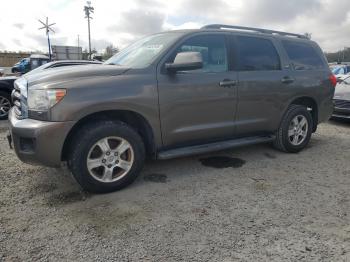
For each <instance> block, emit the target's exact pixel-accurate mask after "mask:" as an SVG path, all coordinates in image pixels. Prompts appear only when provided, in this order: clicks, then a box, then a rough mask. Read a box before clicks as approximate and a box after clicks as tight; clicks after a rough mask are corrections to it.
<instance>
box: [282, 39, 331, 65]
mask: <svg viewBox="0 0 350 262" xmlns="http://www.w3.org/2000/svg"><path fill="white" fill-rule="evenodd" d="M282 45H283V47H284V49H285V50H286V52H287V55H288V57H289V60H290V61H291V62H292V63H293V66H294V69H295V70H315V69H323V68H324V62H323V60H322V58H321V56H320V54H319V53H318V52H317V51H316V50H315V48H314V47H313V46H312V45H311V44H308V43H299V42H294V41H288V40H284V41H282Z"/></svg>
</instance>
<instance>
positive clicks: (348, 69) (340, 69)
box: [330, 62, 350, 79]
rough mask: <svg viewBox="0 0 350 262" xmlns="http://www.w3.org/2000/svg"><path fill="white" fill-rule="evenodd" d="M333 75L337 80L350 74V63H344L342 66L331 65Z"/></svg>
mask: <svg viewBox="0 0 350 262" xmlns="http://www.w3.org/2000/svg"><path fill="white" fill-rule="evenodd" d="M330 68H331V70H332V73H333V74H334V75H335V76H336V77H337V79H339V78H341V77H342V76H346V75H349V74H350V62H349V63H348V62H343V63H341V64H335V65H334V64H333V65H330Z"/></svg>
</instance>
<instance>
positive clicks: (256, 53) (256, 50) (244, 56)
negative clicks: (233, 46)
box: [237, 36, 281, 71]
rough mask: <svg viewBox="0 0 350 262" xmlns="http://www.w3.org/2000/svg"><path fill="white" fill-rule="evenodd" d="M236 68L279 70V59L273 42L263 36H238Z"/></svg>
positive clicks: (241, 69) (245, 69)
mask: <svg viewBox="0 0 350 262" xmlns="http://www.w3.org/2000/svg"><path fill="white" fill-rule="evenodd" d="M237 41H238V50H239V54H238V60H239V61H238V70H239V71H271V70H281V61H280V57H279V55H278V53H277V50H276V48H275V46H274V45H273V43H272V42H271V41H270V40H268V39H264V38H257V37H250V36H238V37H237Z"/></svg>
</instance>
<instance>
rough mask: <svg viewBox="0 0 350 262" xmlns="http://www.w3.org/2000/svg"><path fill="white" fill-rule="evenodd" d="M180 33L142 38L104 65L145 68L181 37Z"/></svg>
mask: <svg viewBox="0 0 350 262" xmlns="http://www.w3.org/2000/svg"><path fill="white" fill-rule="evenodd" d="M179 35H180V34H179V33H173V32H172V33H164V34H157V35H152V36H148V37H145V38H142V39H141V40H139V41H137V42H135V43H133V44H132V45H130V46H128V47H127V48H125V49H123V50H122V51H121V52H120V53H118V54H116V55H114V56H112V57H111V58H110V59H108V60H107V61H106V62H105V63H104V64H107V65H108V64H109V65H121V66H126V67H132V68H144V67H147V66H148V65H150V64H151V63H152V62H153V61H154V59H155V58H156V56H157V55H158V54H159V53H160V52H161V51H162V50H164V49H165V48H167V47H168V46H170V44H171V43H172V42H173V41H174V40H175V39H176V38H178V37H179Z"/></svg>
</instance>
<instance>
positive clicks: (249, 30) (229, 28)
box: [169, 24, 310, 41]
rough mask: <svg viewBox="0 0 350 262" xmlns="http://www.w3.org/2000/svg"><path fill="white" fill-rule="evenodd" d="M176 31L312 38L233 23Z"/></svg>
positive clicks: (300, 38) (307, 39)
mask: <svg viewBox="0 0 350 262" xmlns="http://www.w3.org/2000/svg"><path fill="white" fill-rule="evenodd" d="M174 31H175V32H182V33H191V32H203V31H210V32H213V31H215V32H238V33H245V34H251V35H265V36H272V37H280V38H293V39H298V40H306V41H310V39H309V38H308V37H307V36H306V35H302V34H295V33H288V32H282V31H276V30H270V29H263V28H255V27H244V26H233V25H223V24H211V25H206V26H203V27H202V28H200V29H182V30H173V31H169V32H174Z"/></svg>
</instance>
